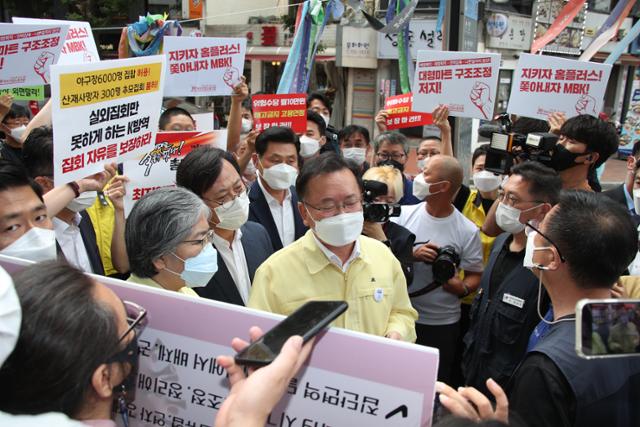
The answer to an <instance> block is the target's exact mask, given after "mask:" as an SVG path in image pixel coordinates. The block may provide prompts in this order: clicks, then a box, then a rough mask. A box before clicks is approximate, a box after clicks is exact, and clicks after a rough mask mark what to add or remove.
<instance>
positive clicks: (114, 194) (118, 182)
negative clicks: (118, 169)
mask: <svg viewBox="0 0 640 427" xmlns="http://www.w3.org/2000/svg"><path fill="white" fill-rule="evenodd" d="M127 182H129V178H127V177H126V176H124V175H118V176H116V177H115V178H113V181H111V184H109V187H108V188H107V189H106V191H105V192H104V193H105V195H106V196H107V197H108V198H109V200H111V203H113V207H114V209H115V210H116V211H124V196H125V194H127V189H126V186H125V183H127Z"/></svg>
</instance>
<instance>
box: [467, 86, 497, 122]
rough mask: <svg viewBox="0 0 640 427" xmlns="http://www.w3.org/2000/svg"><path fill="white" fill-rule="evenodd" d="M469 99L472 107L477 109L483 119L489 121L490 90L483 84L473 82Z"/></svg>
mask: <svg viewBox="0 0 640 427" xmlns="http://www.w3.org/2000/svg"><path fill="white" fill-rule="evenodd" d="M469 97H470V98H471V102H473V105H475V106H476V107H478V109H479V110H480V112H481V113H482V115H483V116H484V118H485V119H489V115H490V114H491V111H489V109H490V107H492V106H493V104H492V101H491V89H490V88H489V86H488V85H487V84H486V83H484V82H475V83H474V84H473V88H472V89H471V93H470V94H469Z"/></svg>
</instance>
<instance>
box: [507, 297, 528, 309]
mask: <svg viewBox="0 0 640 427" xmlns="http://www.w3.org/2000/svg"><path fill="white" fill-rule="evenodd" d="M502 302H503V303H505V304H509V305H512V306H514V307H518V308H522V307H524V300H523V299H522V298H518V297H516V296H513V295H511V294H504V295H502Z"/></svg>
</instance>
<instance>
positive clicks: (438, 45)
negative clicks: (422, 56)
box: [378, 19, 442, 59]
mask: <svg viewBox="0 0 640 427" xmlns="http://www.w3.org/2000/svg"><path fill="white" fill-rule="evenodd" d="M419 50H442V31H440V32H437V31H436V20H435V19H414V20H411V21H410V22H409V51H410V52H411V58H413V59H416V58H417V57H418V51H419ZM378 59H398V34H383V33H380V32H378Z"/></svg>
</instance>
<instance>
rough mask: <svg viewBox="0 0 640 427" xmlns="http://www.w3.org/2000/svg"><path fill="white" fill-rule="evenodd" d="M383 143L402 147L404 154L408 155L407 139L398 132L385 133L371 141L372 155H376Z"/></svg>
mask: <svg viewBox="0 0 640 427" xmlns="http://www.w3.org/2000/svg"><path fill="white" fill-rule="evenodd" d="M385 142H388V143H389V144H391V145H402V149H403V150H404V154H409V141H408V140H407V137H406V136H404V135H403V134H401V133H400V132H391V131H387V132H382V133H381V134H379V135H378V136H376V137H375V138H374V140H373V150H374V153H376V154H377V153H378V150H379V149H380V146H381V145H382V144H383V143H385Z"/></svg>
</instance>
